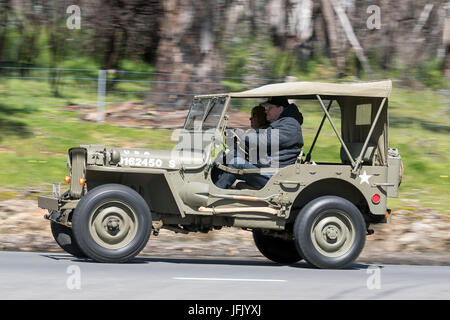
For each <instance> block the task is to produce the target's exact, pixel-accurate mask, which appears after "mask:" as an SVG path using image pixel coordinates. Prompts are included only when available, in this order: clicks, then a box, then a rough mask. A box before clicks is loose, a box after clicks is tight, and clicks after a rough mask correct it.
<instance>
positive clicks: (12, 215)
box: [0, 199, 450, 265]
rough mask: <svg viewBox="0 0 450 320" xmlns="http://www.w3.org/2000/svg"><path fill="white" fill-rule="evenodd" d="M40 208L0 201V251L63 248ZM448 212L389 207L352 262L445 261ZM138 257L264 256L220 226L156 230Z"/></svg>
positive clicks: (448, 258)
mask: <svg viewBox="0 0 450 320" xmlns="http://www.w3.org/2000/svg"><path fill="white" fill-rule="evenodd" d="M45 213H47V211H46V210H43V209H39V208H38V207H37V201H35V200H17V199H10V200H5V201H0V251H28V252H63V251H62V250H61V249H60V248H59V246H58V245H57V244H56V242H55V241H54V240H53V238H52V235H51V231H50V225H49V223H48V221H46V220H44V219H43V215H44V214H45ZM449 226H450V216H448V215H445V214H441V213H439V212H436V211H433V210H429V209H424V208H420V207H419V206H417V205H416V203H415V202H411V203H410V204H409V206H408V207H407V208H405V209H401V210H400V209H399V210H394V211H393V216H392V221H391V223H389V224H379V225H375V226H373V229H374V231H375V233H374V234H373V235H371V236H368V237H367V241H366V246H365V248H364V250H363V252H362V253H361V255H360V257H359V259H358V261H359V262H364V263H380V264H417V265H450V232H449ZM140 255H141V256H148V257H166V258H168V257H180V258H181V257H196V258H200V257H202V258H208V257H210V258H224V259H252V260H266V259H265V258H264V257H263V256H262V255H261V254H260V253H259V251H258V250H257V249H256V247H255V245H254V243H253V238H252V234H251V233H250V232H249V231H245V230H242V229H238V228H223V229H221V230H215V231H211V232H209V233H207V234H203V233H191V234H187V235H186V234H179V233H174V232H172V231H168V230H161V232H160V234H159V235H158V236H157V237H155V236H153V235H152V236H151V238H150V241H149V243H148V245H147V246H146V247H145V248H144V250H143V251H142V253H141V254H140Z"/></svg>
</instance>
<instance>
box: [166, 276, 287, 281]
mask: <svg viewBox="0 0 450 320" xmlns="http://www.w3.org/2000/svg"><path fill="white" fill-rule="evenodd" d="M173 279H175V280H201V281H252V282H286V281H287V280H277V279H230V278H181V277H174V278H173Z"/></svg>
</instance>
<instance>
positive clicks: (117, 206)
mask: <svg viewBox="0 0 450 320" xmlns="http://www.w3.org/2000/svg"><path fill="white" fill-rule="evenodd" d="M137 227H138V220H137V217H136V214H135V213H134V211H133V210H131V209H130V208H129V207H128V206H126V205H124V204H123V203H120V202H110V203H107V204H105V205H103V206H101V207H99V208H97V209H96V210H95V211H94V213H93V215H92V216H91V219H90V233H91V235H92V237H93V238H94V240H95V242H97V244H99V245H100V246H102V247H104V248H108V249H119V248H122V247H124V246H126V245H127V244H129V243H130V242H131V241H132V239H133V238H134V237H135V235H136V232H137Z"/></svg>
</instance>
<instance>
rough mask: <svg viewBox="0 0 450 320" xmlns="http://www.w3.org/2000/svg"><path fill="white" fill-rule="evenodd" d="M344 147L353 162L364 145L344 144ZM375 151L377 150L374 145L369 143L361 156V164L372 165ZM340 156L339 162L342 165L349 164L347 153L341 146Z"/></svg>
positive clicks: (360, 143)
mask: <svg viewBox="0 0 450 320" xmlns="http://www.w3.org/2000/svg"><path fill="white" fill-rule="evenodd" d="M345 145H346V146H347V148H348V151H349V152H350V154H351V155H352V158H353V160H355V159H356V158H357V157H358V156H359V154H360V153H361V150H362V148H363V145H364V143H362V142H346V143H345ZM376 150H377V146H376V144H374V143H369V144H368V145H367V148H366V152H365V153H364V154H363V157H362V160H363V162H364V163H370V164H371V165H373V162H374V159H375V153H376ZM340 156H341V161H342V163H343V164H351V161H350V159H349V158H348V156H347V153H346V152H345V150H344V148H343V147H342V146H341V152H340Z"/></svg>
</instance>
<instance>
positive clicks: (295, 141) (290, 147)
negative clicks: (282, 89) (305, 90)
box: [216, 97, 303, 189]
mask: <svg viewBox="0 0 450 320" xmlns="http://www.w3.org/2000/svg"><path fill="white" fill-rule="evenodd" d="M261 106H263V107H264V108H265V113H266V120H267V122H268V123H269V124H268V126H267V128H265V129H260V130H250V131H249V132H247V133H246V134H245V135H244V136H243V137H242V139H243V140H244V141H245V143H246V145H249V146H250V147H251V146H257V147H260V148H261V147H266V149H265V150H267V157H263V159H258V161H257V163H255V164H253V163H250V162H249V161H247V160H245V159H243V158H242V157H239V156H237V157H235V158H234V159H233V160H232V161H231V162H230V163H229V164H227V166H228V167H230V168H234V169H256V168H264V167H272V168H274V167H285V166H288V165H290V164H293V163H295V160H296V159H297V156H298V155H299V153H300V151H301V148H302V146H303V136H302V129H301V124H302V122H303V117H302V115H301V113H300V112H299V111H298V109H297V107H296V106H295V104H289V102H288V100H287V98H286V97H272V98H270V99H268V100H267V101H266V102H264V103H262V104H261ZM273 137H275V138H276V139H273ZM274 140H278V141H274ZM274 143H275V144H276V145H275V144H274ZM261 144H265V145H263V146H262V145H261ZM276 147H278V150H276V149H277V148H276ZM270 177H271V175H269V174H258V173H247V174H242V175H238V174H232V173H229V172H225V171H220V173H219V176H218V179H217V181H216V186H217V187H219V188H222V189H228V188H229V187H230V186H231V185H232V184H233V183H234V182H235V181H236V179H240V180H244V181H245V182H246V183H247V184H248V185H250V186H252V187H254V188H257V189H261V188H262V187H264V186H265V185H266V183H267V181H268V180H269V179H270Z"/></svg>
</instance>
